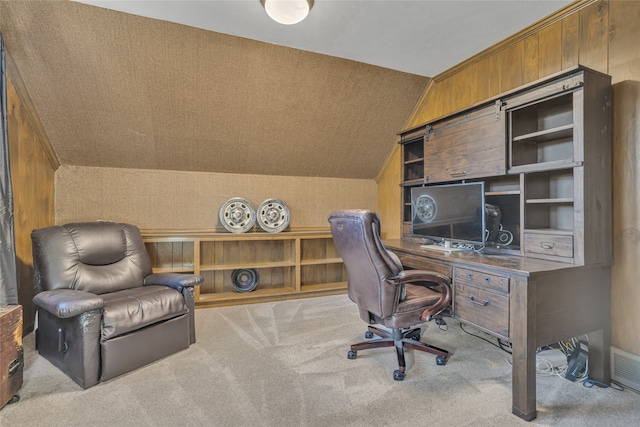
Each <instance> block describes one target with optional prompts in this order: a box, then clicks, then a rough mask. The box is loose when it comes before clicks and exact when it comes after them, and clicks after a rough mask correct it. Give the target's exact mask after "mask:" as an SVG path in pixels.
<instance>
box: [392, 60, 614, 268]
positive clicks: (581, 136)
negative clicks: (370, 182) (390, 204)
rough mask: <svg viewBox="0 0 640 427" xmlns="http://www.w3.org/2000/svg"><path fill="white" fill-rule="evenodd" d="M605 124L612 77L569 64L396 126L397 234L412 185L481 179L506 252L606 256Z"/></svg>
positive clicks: (577, 259) (587, 259) (586, 259)
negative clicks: (445, 112) (448, 111)
mask: <svg viewBox="0 0 640 427" xmlns="http://www.w3.org/2000/svg"><path fill="white" fill-rule="evenodd" d="M610 129H611V79H610V77H609V76H607V75H604V74H601V73H598V72H595V71H593V70H589V69H586V68H584V67H575V68H574V69H571V70H566V71H563V72H561V73H558V74H557V75H555V76H551V77H549V78H547V79H542V80H540V81H538V82H534V83H532V84H529V85H526V86H523V87H520V88H517V89H514V90H512V91H510V92H508V93H505V94H501V95H498V96H496V97H495V98H492V99H489V100H487V101H485V102H481V103H479V104H478V105H476V106H473V107H471V108H470V109H469V110H466V111H461V112H457V113H454V114H452V115H451V116H448V117H443V118H440V119H437V120H435V121H433V122H431V123H425V124H423V125H420V126H417V127H415V128H412V129H409V130H407V131H405V132H402V133H401V134H400V144H402V148H403V151H402V152H403V162H404V174H403V177H404V180H403V182H402V183H401V191H402V207H401V209H402V214H401V217H402V230H403V239H405V240H414V241H415V240H416V239H415V238H414V237H413V236H412V235H411V215H412V213H411V189H412V188H415V187H420V186H428V185H433V184H442V183H452V182H470V181H483V182H484V183H485V201H486V203H488V204H491V205H496V206H498V207H499V208H500V211H501V213H502V219H501V224H502V226H503V228H504V229H505V230H508V231H510V232H511V233H512V234H513V236H514V239H513V242H512V243H511V244H510V245H508V247H507V248H506V249H507V250H508V251H509V252H505V254H506V255H511V254H516V255H520V256H525V257H532V258H541V259H547V260H551V261H560V262H565V263H571V264H575V265H588V264H594V263H606V262H609V261H610V257H611V246H610V245H611V244H610V241H611V238H610V231H611V226H610V223H611V217H610V209H611V206H610V203H611V201H610V182H611V180H610V176H611V170H610V167H611V166H610V161H611V160H610V159H611V157H610V156H611V154H610V152H611V137H610ZM418 136H420V137H421V138H422V140H424V149H423V150H422V151H421V150H420V147H419V146H418V144H419V143H420V139H419V138H418ZM418 159H419V160H418ZM422 164H423V165H424V170H423V171H421V170H418V169H419V168H418V166H416V165H422Z"/></svg>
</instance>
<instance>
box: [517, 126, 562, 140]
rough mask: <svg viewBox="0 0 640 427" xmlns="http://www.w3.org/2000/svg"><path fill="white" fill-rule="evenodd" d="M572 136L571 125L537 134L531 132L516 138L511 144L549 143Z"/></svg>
mask: <svg viewBox="0 0 640 427" xmlns="http://www.w3.org/2000/svg"><path fill="white" fill-rule="evenodd" d="M572 135H573V124H568V125H563V126H558V127H554V128H551V129H544V130H541V131H538V132H531V133H528V134H525V135H520V136H516V137H514V138H513V142H531V143H538V142H549V141H554V140H558V139H564V138H569V137H571V136H572Z"/></svg>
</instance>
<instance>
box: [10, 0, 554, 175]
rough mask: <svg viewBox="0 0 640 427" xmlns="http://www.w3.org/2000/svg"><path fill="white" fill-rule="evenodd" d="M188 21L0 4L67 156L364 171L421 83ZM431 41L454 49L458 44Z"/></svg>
mask: <svg viewBox="0 0 640 427" xmlns="http://www.w3.org/2000/svg"><path fill="white" fill-rule="evenodd" d="M114 3H130V4H132V5H134V4H138V3H140V4H143V3H147V2H114ZM150 3H158V2H150ZM160 3H162V2H160ZM169 3H173V2H167V4H169ZM176 3H178V2H176ZM184 3H185V4H187V3H193V4H197V3H199V2H184ZM224 3H229V2H224ZM242 3H246V2H242ZM256 3H258V2H257V0H256ZM320 3H321V2H320V1H316V8H317V9H320ZM336 3H341V2H336ZM357 3H362V2H357ZM376 3H377V2H376ZM387 3H402V2H391V1H389V2H387ZM409 3H411V2H409ZM435 3H445V2H435ZM473 3H478V2H473ZM493 3H495V2H493ZM516 3H518V2H516ZM522 3H523V4H524V3H525V2H522ZM529 3H531V2H529ZM552 3H554V6H553V7H554V8H556V9H557V8H560V7H561V6H563V5H564V4H565V3H566V1H564V2H562V1H560V2H552ZM174 6H175V5H174ZM244 6H246V5H244ZM244 6H243V7H244ZM258 6H259V3H258ZM333 6H334V7H335V6H336V5H333ZM396 6H397V5H396ZM185 7H186V6H185ZM316 8H314V10H313V12H315V11H316ZM227 10H230V9H227ZM239 10H240V9H239ZM545 10H547V9H545ZM260 12H261V13H264V11H260ZM228 13H232V12H228ZM234 16H235V15H234ZM264 17H265V19H268V18H266V15H264ZM540 17H541V16H540ZM540 17H538V18H540ZM354 19H355V18H354ZM447 19H448V23H447V24H446V25H449V26H450V25H455V23H456V22H457V20H456V17H455V16H454V17H449V18H447ZM528 19H530V20H531V22H533V21H534V20H535V19H534V17H528ZM229 20H230V21H232V22H235V21H234V20H237V17H235V18H233V19H229ZM312 22H313V21H312ZM354 22H356V21H354ZM183 24H184V23H183ZM183 24H180V23H175V22H168V21H165V20H159V19H152V18H148V17H143V16H138V15H134V14H129V13H124V12H120V11H114V10H110V9H105V8H102V7H95V6H92V5H87V4H81V3H77V2H69V1H28V2H22V1H18V2H16V1H11V2H9V1H0V31H2V34H3V37H4V41H5V47H6V50H7V52H8V60H9V61H11V62H12V64H14V66H15V67H14V69H16V70H17V71H18V73H19V76H16V77H18V78H19V79H20V80H21V81H22V82H23V83H24V87H25V88H26V90H27V91H28V95H29V97H30V98H31V100H32V102H33V106H34V108H35V110H36V113H37V115H38V117H39V119H40V121H41V123H42V126H43V128H44V131H45V132H46V136H47V138H48V139H49V141H50V143H51V146H52V147H53V149H54V151H55V154H56V156H57V157H58V160H59V162H60V163H61V164H63V165H78V166H101V167H114V168H140V169H166V170H185V171H203V172H223V173H242V174H244V173H247V174H264V175H286V176H327V177H344V178H365V179H371V178H374V177H375V176H376V175H377V173H378V172H379V171H380V168H381V166H382V165H383V163H384V161H385V159H386V157H387V156H388V154H389V153H390V152H391V150H392V148H393V146H394V144H395V142H396V132H398V131H399V130H401V129H402V128H403V127H404V126H405V125H406V122H407V120H408V118H409V116H410V114H411V112H412V110H413V108H414V106H415V104H416V103H417V101H418V99H419V98H420V96H421V95H422V94H423V92H424V89H425V88H426V86H427V84H428V82H429V77H426V75H418V74H413V73H409V72H405V71H398V69H401V70H405V69H407V68H406V63H407V59H404V60H397V62H398V66H397V67H395V68H397V69H392V68H394V67H391V66H390V65H389V63H388V62H387V63H385V62H376V61H377V60H374V59H368V58H373V56H376V55H373V56H371V55H369V56H364V57H357V56H355V58H356V59H357V60H351V59H348V58H350V55H351V57H354V56H353V55H352V54H341V53H339V52H335V51H332V50H331V49H329V50H327V51H322V50H321V49H318V48H315V49H314V48H311V47H307V46H305V45H304V44H303V45H296V43H295V40H296V38H295V37H293V38H292V39H291V40H293V41H286V43H285V42H283V41H282V40H272V39H268V37H262V38H263V39H264V40H266V41H268V42H263V41H258V40H253V39H250V38H246V37H239V36H238V35H242V34H244V33H242V32H239V33H238V35H229V34H223V33H222V32H216V31H211V30H210V29H202V28H196V27H193V26H190V25H183ZM265 25H272V23H268V24H265ZM367 25H371V24H367ZM219 31H221V30H219ZM225 31H227V32H229V31H228V30H225ZM278 31H282V30H281V29H278ZM459 31H464V28H462V29H459ZM512 32H515V30H514V31H512ZM494 37H495V36H494ZM254 38H259V37H257V36H255V37H254ZM308 38H309V37H308V36H307V37H306V38H305V37H302V36H301V37H298V39H300V40H302V41H304V40H306V39H308ZM317 38H318V40H319V41H322V40H323V39H324V38H325V36H323V37H320V36H319V37H317ZM497 41H499V40H488V41H487V42H486V43H488V44H487V45H486V46H482V48H487V47H489V46H490V45H492V44H494V43H496V42H497ZM362 42H363V40H360V43H362ZM274 43H280V44H274ZM396 43H401V42H396ZM457 43H459V42H457ZM281 44H289V45H291V46H294V47H286V46H282V45H281ZM340 44H342V45H344V46H343V47H344V49H347V48H349V43H348V41H347V40H344V41H343V42H341V43H337V44H336V43H334V45H338V46H339V45H340ZM387 44H389V43H387ZM458 45H459V44H458ZM327 46H329V44H327ZM380 46H382V45H380ZM391 46H392V50H396V51H399V50H403V51H404V52H407V51H409V52H410V54H411V55H413V56H415V57H421V58H423V57H424V56H425V55H428V54H429V52H428V51H421V52H411V50H412V48H410V47H407V46H403V45H401V44H398V45H394V44H391ZM425 46H430V47H429V48H430V49H434V51H435V50H438V51H445V52H446V51H447V50H451V51H452V52H455V53H456V54H459V52H457V51H455V46H456V45H455V43H453V41H452V45H447V44H446V43H444V44H442V43H440V44H439V45H438V46H431V45H430V44H429V43H428V42H427V41H425ZM302 49H309V50H314V51H315V52H310V51H308V50H302ZM347 50H348V49H347ZM356 50H357V49H356ZM369 50H372V49H369ZM381 50H382V48H381ZM317 51H321V53H316V52H317ZM373 51H375V49H373ZM331 55H335V56H331ZM463 55H467V56H468V53H466V52H464V53H463ZM339 56H341V57H339ZM352 59H353V58H352ZM448 60H449V61H450V60H451V59H450V58H449V59H448ZM456 61H457V59H456ZM372 64H377V65H372ZM380 64H382V66H380ZM442 64H447V63H446V61H445V62H442ZM440 66H441V67H443V66H446V67H448V66H450V65H440ZM444 70H445V69H441V70H439V71H444Z"/></svg>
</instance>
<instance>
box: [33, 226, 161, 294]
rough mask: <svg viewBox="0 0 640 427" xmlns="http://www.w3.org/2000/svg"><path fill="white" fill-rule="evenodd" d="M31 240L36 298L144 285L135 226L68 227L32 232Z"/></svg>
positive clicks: (145, 264)
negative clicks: (61, 291)
mask: <svg viewBox="0 0 640 427" xmlns="http://www.w3.org/2000/svg"><path fill="white" fill-rule="evenodd" d="M31 240H32V243H33V266H34V279H35V284H36V293H38V292H40V291H43V290H53V289H75V290H79V291H87V292H91V293H94V294H103V293H107V292H114V291H119V290H122V289H130V288H135V287H138V286H143V284H144V278H145V277H146V276H148V275H150V274H152V268H151V261H150V260H149V255H148V253H147V251H146V248H145V246H144V242H143V240H142V236H141V235H140V230H139V229H138V228H137V227H136V226H134V225H130V224H120V223H115V222H106V221H99V222H81V223H71V224H65V225H59V226H52V227H46V228H41V229H39V230H34V231H33V232H32V233H31Z"/></svg>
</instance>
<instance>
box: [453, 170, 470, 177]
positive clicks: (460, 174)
mask: <svg viewBox="0 0 640 427" xmlns="http://www.w3.org/2000/svg"><path fill="white" fill-rule="evenodd" d="M449 175H450V176H451V177H452V178H454V177H460V176H467V171H462V172H451V173H449Z"/></svg>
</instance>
